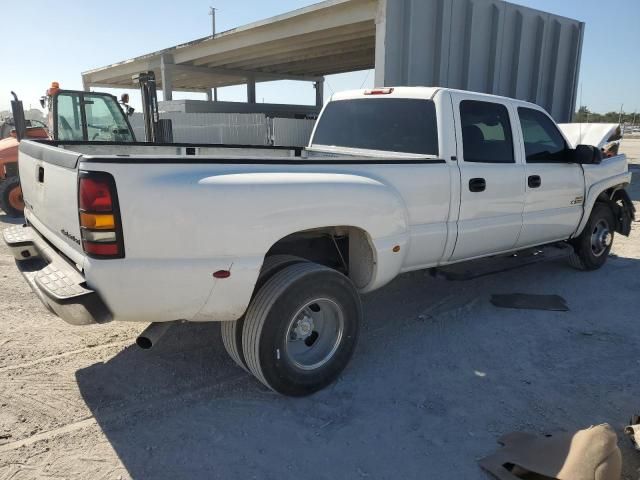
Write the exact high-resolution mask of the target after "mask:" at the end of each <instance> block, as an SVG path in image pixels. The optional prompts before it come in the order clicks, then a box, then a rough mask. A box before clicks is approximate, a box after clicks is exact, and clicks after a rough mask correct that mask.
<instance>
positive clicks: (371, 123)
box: [312, 98, 438, 156]
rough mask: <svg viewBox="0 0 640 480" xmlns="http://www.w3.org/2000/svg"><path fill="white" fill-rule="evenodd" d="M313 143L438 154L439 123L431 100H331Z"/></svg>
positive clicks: (419, 153) (317, 128)
mask: <svg viewBox="0 0 640 480" xmlns="http://www.w3.org/2000/svg"><path fill="white" fill-rule="evenodd" d="M312 143H313V144H314V145H326V146H332V147H345V148H358V149H366V150H381V151H387V152H402V153H411V154H418V155H429V156H431V155H433V156H437V155H438V124H437V119H436V108H435V104H434V103H433V101H431V100H421V99H412V98H366V99H352V100H339V101H333V102H330V103H329V104H328V105H327V106H326V108H325V110H324V112H323V114H322V116H321V117H320V121H319V122H318V126H317V127H316V132H315V135H314V137H313V142H312Z"/></svg>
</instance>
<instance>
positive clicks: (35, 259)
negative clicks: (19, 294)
mask: <svg viewBox="0 0 640 480" xmlns="http://www.w3.org/2000/svg"><path fill="white" fill-rule="evenodd" d="M2 234H3V235H2V236H3V238H4V242H5V243H6V244H7V246H8V247H9V249H10V250H11V253H12V254H13V256H14V258H15V259H16V264H17V266H18V269H19V270H20V271H21V272H22V274H23V276H24V277H25V279H26V280H27V282H28V283H29V285H30V286H31V288H32V289H33V291H34V292H35V293H36V295H38V298H40V300H41V301H42V303H43V304H44V305H45V306H46V307H47V308H48V309H49V310H50V311H51V312H52V313H54V314H56V315H57V316H59V317H60V318H62V319H63V320H64V321H65V322H67V323H70V324H72V325H91V324H95V323H106V322H109V321H111V320H112V318H113V316H112V314H111V312H110V311H109V309H108V308H107V306H106V305H105V303H104V302H103V301H102V299H101V298H100V296H99V295H98V294H97V293H96V292H95V291H93V290H91V289H89V288H87V286H86V283H85V278H84V276H83V275H82V274H81V273H80V272H79V271H78V270H77V269H76V268H75V267H74V266H73V265H71V264H70V263H69V262H68V261H67V260H66V259H65V258H64V257H63V256H62V255H60V254H59V253H58V252H57V251H56V250H55V249H53V248H52V247H51V246H50V245H49V244H48V243H47V242H46V241H45V240H44V239H43V238H42V237H41V236H40V234H39V233H38V232H37V231H36V230H35V229H34V228H33V227H29V226H15V227H11V228H7V229H6V230H4V231H3V232H2Z"/></svg>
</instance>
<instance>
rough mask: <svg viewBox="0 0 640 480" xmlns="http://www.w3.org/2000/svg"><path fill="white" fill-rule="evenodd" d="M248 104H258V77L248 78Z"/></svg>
mask: <svg viewBox="0 0 640 480" xmlns="http://www.w3.org/2000/svg"><path fill="white" fill-rule="evenodd" d="M247 103H256V77H249V78H247Z"/></svg>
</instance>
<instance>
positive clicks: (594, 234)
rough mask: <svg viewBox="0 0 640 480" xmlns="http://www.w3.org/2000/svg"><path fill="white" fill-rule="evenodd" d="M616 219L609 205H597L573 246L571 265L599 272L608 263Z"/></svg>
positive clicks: (579, 268)
mask: <svg viewBox="0 0 640 480" xmlns="http://www.w3.org/2000/svg"><path fill="white" fill-rule="evenodd" d="M614 229H615V217H614V215H613V212H612V211H611V209H610V208H609V206H608V205H605V204H603V203H596V204H595V205H594V207H593V210H592V211H591V216H590V217H589V221H588V222H587V225H586V226H585V227H584V230H583V231H582V233H581V234H580V236H579V237H577V238H576V239H574V240H573V241H572V242H571V244H572V246H573V252H572V253H571V255H570V256H569V264H570V265H571V266H572V267H574V268H576V269H578V270H597V269H599V268H600V267H602V266H603V265H604V264H605V262H606V261H607V257H608V256H609V252H610V251H611V247H612V246H613V238H614Z"/></svg>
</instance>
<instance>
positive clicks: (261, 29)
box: [83, 0, 584, 121]
mask: <svg viewBox="0 0 640 480" xmlns="http://www.w3.org/2000/svg"><path fill="white" fill-rule="evenodd" d="M583 32H584V24H583V23H581V22H578V21H576V20H571V19H569V18H565V17H560V16H557V15H552V14H550V13H546V12H542V11H538V10H533V9H530V8H526V7H522V6H519V5H514V4H510V3H507V2H504V1H501V0H326V1H324V2H321V3H318V4H314V5H311V6H309V7H306V8H302V9H299V10H295V11H293V12H290V13H287V14H284V15H279V16H277V17H274V18H271V19H267V20H263V21H260V22H256V23H253V24H250V25H246V26H243V27H239V28H235V29H233V30H229V31H227V32H221V33H217V34H216V35H212V36H209V37H205V38H201V39H198V40H194V41H192V42H189V43H185V44H182V45H177V46H175V47H171V48H167V49H165V50H161V51H158V52H153V53H150V54H147V55H143V56H141V57H137V58H134V59H130V60H125V61H123V62H119V63H116V64H114V65H109V66H107V67H104V68H98V69H95V70H91V71H88V72H85V73H83V82H84V85H85V88H87V89H89V88H91V87H92V86H95V87H112V88H131V87H132V83H131V76H132V75H133V74H135V73H138V72H142V71H146V70H154V71H155V72H156V77H157V78H158V80H159V85H160V86H161V87H162V89H163V92H164V98H165V99H171V98H172V91H173V90H180V91H194V92H205V93H207V97H208V99H209V101H215V100H216V95H215V88H216V87H223V86H228V85H239V84H246V85H247V102H248V103H249V104H255V103H256V83H257V82H263V81H273V80H277V79H292V80H301V81H309V82H314V83H315V86H316V108H319V107H320V106H321V105H322V103H323V100H324V93H323V92H324V89H323V83H324V82H323V77H324V76H326V75H331V74H335V73H342V72H349V71H356V70H364V69H369V68H375V70H376V84H377V85H378V86H394V85H395V86H401V85H425V86H446V87H454V88H463V89H470V90H475V91H480V92H485V93H495V94H500V95H507V96H513V97H516V98H520V99H524V100H530V101H533V102H535V103H538V104H540V105H542V106H543V107H545V108H546V109H547V110H549V111H550V112H551V113H552V115H553V116H554V117H555V118H556V120H558V121H568V120H569V119H570V118H571V113H572V112H573V110H574V107H575V98H576V91H577V84H578V71H579V65H580V54H581V50H582V37H583ZM212 89H214V90H212ZM203 102H204V101H203ZM211 110H214V111H215V110H216V109H215V108H212V109H200V111H211ZM243 112H245V113H248V112H247V111H246V109H245V110H243Z"/></svg>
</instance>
